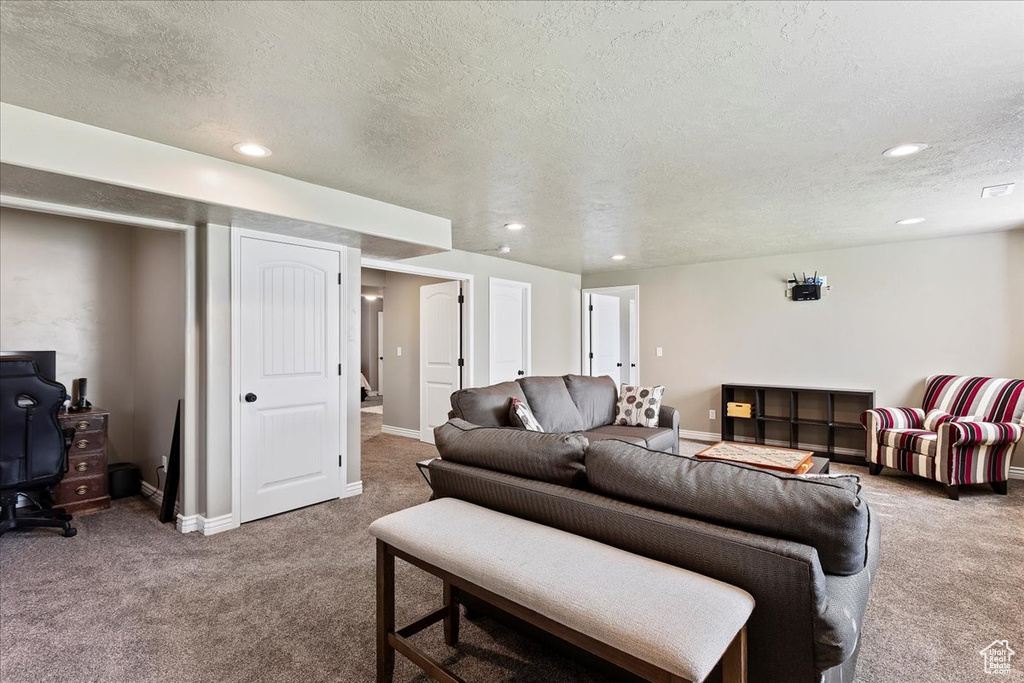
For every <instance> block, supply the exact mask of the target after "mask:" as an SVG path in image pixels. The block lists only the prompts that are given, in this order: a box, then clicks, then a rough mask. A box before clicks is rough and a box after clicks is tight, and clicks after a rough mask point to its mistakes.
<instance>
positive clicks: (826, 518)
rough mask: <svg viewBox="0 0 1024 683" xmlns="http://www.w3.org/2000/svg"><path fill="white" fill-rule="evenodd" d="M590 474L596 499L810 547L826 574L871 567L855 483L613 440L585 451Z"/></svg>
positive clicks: (863, 510) (855, 479) (862, 508)
mask: <svg viewBox="0 0 1024 683" xmlns="http://www.w3.org/2000/svg"><path fill="white" fill-rule="evenodd" d="M586 468H587V481H588V483H589V487H590V489H591V490H593V491H595V492H597V493H603V494H605V495H608V496H612V497H615V498H619V499H622V500H628V501H631V502H636V503H640V504H642V505H649V506H653V507H657V508H660V509H663V510H668V511H671V512H676V513H679V514H682V515H686V516H688V517H694V518H697V519H703V520H705V521H708V522H713V523H716V524H721V525H726V526H730V527H734V528H737V529H743V530H747V531H753V532H755V533H760V534H766V535H768V536H772V537H775V538H783V539H788V540H792V541H797V542H798V543H803V544H806V545H809V546H811V547H813V548H815V549H816V550H817V551H818V558H819V560H820V562H821V567H822V569H823V570H824V571H825V572H826V573H828V574H840V575H848V574H855V573H857V572H859V571H861V570H862V569H864V566H865V562H866V561H867V541H868V521H869V515H868V507H867V503H866V502H865V501H864V500H863V499H861V497H860V495H859V491H860V479H859V478H858V477H856V476H845V477H843V476H840V477H829V478H812V479H806V478H803V477H799V476H796V475H789V474H784V473H781V472H773V471H771V470H763V469H758V468H756V467H748V466H745V465H737V464H733V463H727V462H717V461H713V460H697V459H694V458H687V457H683V456H678V455H669V454H666V453H660V452H657V451H653V450H650V449H645V448H641V447H639V446H633V445H630V444H627V443H623V442H621V441H610V440H609V441H598V442H597V443H594V444H592V445H591V446H590V448H588V449H587V455H586Z"/></svg>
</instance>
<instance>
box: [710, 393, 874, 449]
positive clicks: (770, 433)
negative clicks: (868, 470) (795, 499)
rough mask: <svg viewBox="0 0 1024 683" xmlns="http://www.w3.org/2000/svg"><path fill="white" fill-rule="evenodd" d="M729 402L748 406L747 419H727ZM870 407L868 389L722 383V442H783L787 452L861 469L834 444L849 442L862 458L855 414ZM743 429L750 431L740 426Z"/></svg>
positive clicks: (871, 400) (860, 440)
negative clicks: (803, 452)
mask: <svg viewBox="0 0 1024 683" xmlns="http://www.w3.org/2000/svg"><path fill="white" fill-rule="evenodd" d="M734 402H738V403H750V404H751V415H750V417H730V416H729V414H728V404H729V403H734ZM874 407H875V392H874V391H871V390H868V389H832V388H828V387H785V386H777V385H769V384H723V385H722V412H721V419H722V441H748V442H753V443H759V444H764V443H766V442H770V443H772V444H774V445H785V444H786V442H787V441H788V442H789V447H790V448H802V449H805V450H813V451H815V455H819V456H824V457H827V458H829V459H830V460H834V461H836V462H845V463H851V464H857V465H864V464H866V461H865V459H864V455H854V454H851V453H850V450H851V449H850V447H849V446H846V447H843V448H844V452H843V453H837V452H836V448H837V440H839V441H842V440H845V441H847V442H855V443H856V444H857V445H856V449H859V451H860V452H861V453H863V452H864V446H865V442H864V437H863V432H864V427H863V426H861V424H860V422H859V419H860V414H861V413H862V412H863V411H865V410H870V409H871V408H874ZM840 415H841V416H842V418H843V419H840V418H839V416H840ZM747 424H749V425H752V428H750V427H743V426H742V425H747ZM779 425H785V426H786V429H779ZM737 427H740V429H737ZM802 427H803V428H804V429H803V433H801V428H802ZM837 430H843V432H837ZM858 432H859V433H860V435H859V436H860V438H859V439H858V438H857V436H858V434H857V433H858ZM837 434H838V435H839V438H838V439H837ZM842 434H845V435H846V436H842ZM823 442H824V443H823ZM840 447H841V446H840Z"/></svg>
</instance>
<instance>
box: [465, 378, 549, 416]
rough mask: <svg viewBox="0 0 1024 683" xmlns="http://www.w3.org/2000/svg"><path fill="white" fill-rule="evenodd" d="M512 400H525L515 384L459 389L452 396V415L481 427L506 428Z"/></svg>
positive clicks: (507, 383)
mask: <svg viewBox="0 0 1024 683" xmlns="http://www.w3.org/2000/svg"><path fill="white" fill-rule="evenodd" d="M513 398H518V399H519V400H520V401H525V400H526V395H525V394H524V393H523V390H522V389H521V388H520V386H519V384H518V383H516V382H502V383H501V384H494V385H492V386H489V387H474V388H472V389H461V390H459V391H456V392H455V393H453V394H452V397H451V402H452V413H453V414H454V415H455V417H457V418H460V419H463V420H465V421H467V422H471V423H472V424H475V425H480V426H481V427H508V426H510V424H511V423H510V422H509V418H508V411H509V408H510V407H511V405H512V399H513ZM541 424H543V423H541Z"/></svg>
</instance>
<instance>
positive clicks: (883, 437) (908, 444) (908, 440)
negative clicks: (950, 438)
mask: <svg viewBox="0 0 1024 683" xmlns="http://www.w3.org/2000/svg"><path fill="white" fill-rule="evenodd" d="M938 436H939V435H938V434H936V433H935V432H929V431H928V430H926V429H881V430H879V431H878V443H879V444H880V445H882V446H889V447H890V448H899V449H900V450H904V451H912V452H914V453H920V454H921V455H927V456H929V457H932V458H934V457H935V452H936V450H937V449H936V446H937V444H938Z"/></svg>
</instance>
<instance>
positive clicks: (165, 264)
mask: <svg viewBox="0 0 1024 683" xmlns="http://www.w3.org/2000/svg"><path fill="white" fill-rule="evenodd" d="M183 259H184V244H183V238H182V235H181V234H180V233H177V232H164V231H158V230H147V229H143V228H135V227H131V226H123V225H114V224H111V223H100V222H94V221H87V220H81V219H77V218H66V217H62V216H53V215H46V214H39V213H31V212H22V211H16V210H11V209H2V210H0V272H2V274H3V279H2V284H0V347H2V348H4V349H24V350H34V349H54V350H56V351H57V379H58V381H60V382H61V383H62V384H64V385H65V386H66V387H67V388H68V390H69V391H70V389H71V381H72V379H74V378H77V377H87V378H88V379H89V392H88V393H89V399H90V400H91V401H92V402H93V404H95V405H96V406H99V407H102V408H105V409H107V410H109V411H110V413H111V415H110V423H109V437H110V450H109V458H110V462H125V461H127V462H135V463H137V464H138V465H139V468H140V470H141V472H142V476H143V478H144V479H145V480H146V481H148V482H150V483H151V484H154V485H155V484H156V483H157V477H156V468H157V467H158V466H159V465H160V464H161V458H162V456H164V455H167V453H168V452H169V450H170V444H171V434H172V431H173V428H174V411H175V407H176V404H177V400H178V398H180V397H181V396H182V395H183V393H184V367H185V358H184V325H185V317H184V316H185V310H184V304H185V302H184V272H183V267H182V264H183ZM161 481H162V478H161Z"/></svg>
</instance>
